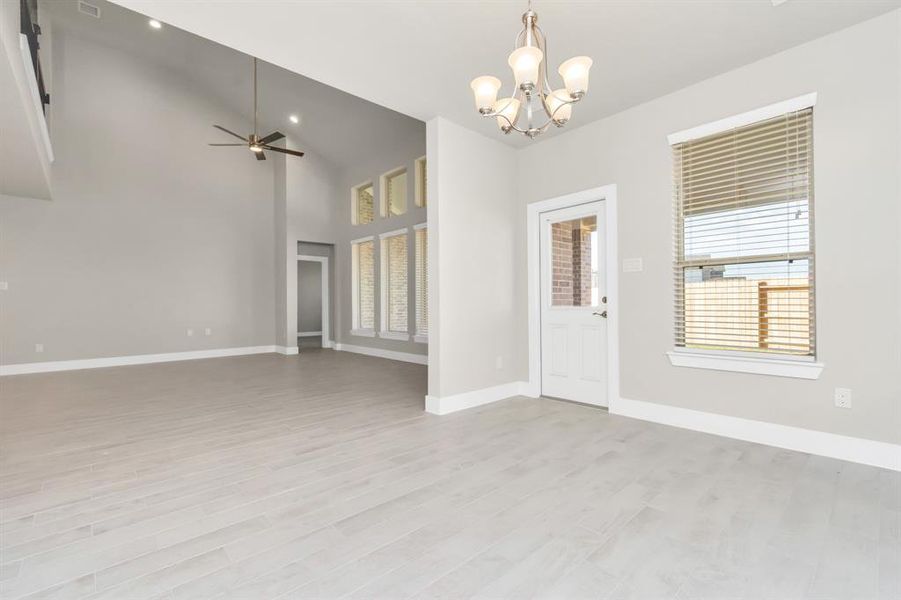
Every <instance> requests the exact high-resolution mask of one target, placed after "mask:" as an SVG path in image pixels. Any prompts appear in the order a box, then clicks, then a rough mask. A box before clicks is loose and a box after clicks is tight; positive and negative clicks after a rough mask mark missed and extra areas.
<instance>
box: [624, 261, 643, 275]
mask: <svg viewBox="0 0 901 600" xmlns="http://www.w3.org/2000/svg"><path fill="white" fill-rule="evenodd" d="M640 271H644V261H643V260H642V259H640V258H624V259H623V273H638V272H640Z"/></svg>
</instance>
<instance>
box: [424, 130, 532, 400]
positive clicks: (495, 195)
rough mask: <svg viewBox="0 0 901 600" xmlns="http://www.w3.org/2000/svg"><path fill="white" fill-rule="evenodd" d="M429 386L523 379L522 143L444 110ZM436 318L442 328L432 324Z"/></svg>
mask: <svg viewBox="0 0 901 600" xmlns="http://www.w3.org/2000/svg"><path fill="white" fill-rule="evenodd" d="M428 140H429V155H428V157H429V161H430V164H429V190H430V192H433V193H432V198H433V199H434V202H433V203H432V206H431V208H430V210H429V270H430V273H432V274H436V275H437V277H436V276H433V277H431V280H430V282H429V284H430V288H429V316H430V319H431V322H430V328H429V335H430V339H429V346H430V347H429V395H430V396H435V397H439V398H440V397H446V396H451V395H454V394H460V393H464V392H470V391H473V390H478V389H483V388H489V387H493V386H496V385H501V384H506V383H513V382H517V381H519V380H521V379H523V378H522V377H521V373H520V370H519V368H518V367H519V364H518V362H517V358H518V355H519V353H520V347H519V344H520V336H519V326H520V325H521V323H520V321H519V319H517V314H518V313H517V308H516V307H517V305H518V304H519V303H520V299H521V298H524V297H525V295H523V296H520V297H517V295H516V290H517V286H516V278H517V276H518V275H519V274H518V273H517V260H516V258H517V257H516V244H515V242H516V240H517V235H516V219H515V218H514V215H515V214H516V213H517V212H519V211H520V209H521V207H520V206H519V204H518V201H517V196H516V151H515V150H513V149H512V148H510V147H508V146H505V145H503V144H502V143H501V142H499V141H498V140H496V139H491V138H488V137H485V136H483V135H481V134H478V133H475V132H473V131H470V130H468V129H464V128H463V127H460V126H459V125H456V124H454V123H451V122H450V121H447V120H445V119H440V118H439V119H432V120H431V121H429V123H428ZM433 324H437V325H438V327H432V325H433Z"/></svg>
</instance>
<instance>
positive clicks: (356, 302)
mask: <svg viewBox="0 0 901 600" xmlns="http://www.w3.org/2000/svg"><path fill="white" fill-rule="evenodd" d="M351 261H352V269H353V270H352V274H353V282H352V283H353V294H352V301H353V302H352V303H353V323H352V326H353V329H355V330H361V331H369V330H372V329H373V328H374V327H375V242H374V241H373V239H372V238H367V239H363V240H358V241H356V242H352V243H351Z"/></svg>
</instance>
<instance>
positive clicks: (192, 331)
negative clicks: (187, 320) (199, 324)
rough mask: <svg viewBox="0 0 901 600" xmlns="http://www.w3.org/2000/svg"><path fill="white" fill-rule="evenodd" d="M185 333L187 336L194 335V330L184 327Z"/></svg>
mask: <svg viewBox="0 0 901 600" xmlns="http://www.w3.org/2000/svg"><path fill="white" fill-rule="evenodd" d="M185 335H186V336H188V337H194V330H193V329H186V330H185Z"/></svg>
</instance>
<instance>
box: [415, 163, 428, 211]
mask: <svg viewBox="0 0 901 600" xmlns="http://www.w3.org/2000/svg"><path fill="white" fill-rule="evenodd" d="M424 166H425V156H420V157H419V158H417V159H416V160H415V161H413V184H414V185H415V186H416V187H415V188H414V189H413V203H414V205H415V206H418V207H419V208H422V207H423V206H425V203H424V200H426V198H425V197H423V192H425V194H426V196H427V195H428V191H427V190H423V189H422V172H423V170H424V169H423V167H424Z"/></svg>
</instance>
